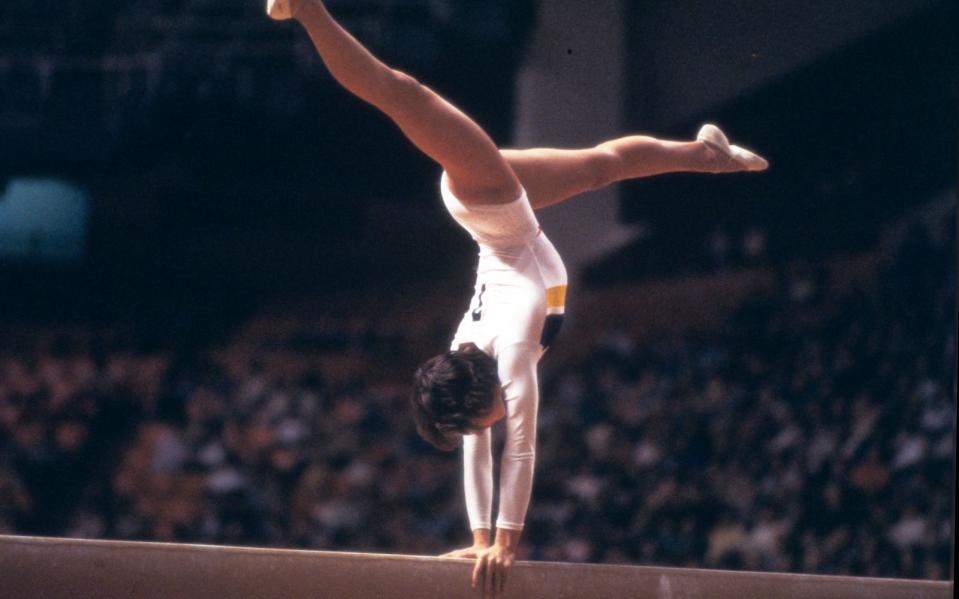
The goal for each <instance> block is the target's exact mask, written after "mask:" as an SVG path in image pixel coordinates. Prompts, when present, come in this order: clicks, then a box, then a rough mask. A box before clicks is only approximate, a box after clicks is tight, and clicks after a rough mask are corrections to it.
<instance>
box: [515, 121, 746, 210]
mask: <svg viewBox="0 0 959 599" xmlns="http://www.w3.org/2000/svg"><path fill="white" fill-rule="evenodd" d="M501 153H502V154H503V157H504V158H506V161H507V162H508V163H509V165H510V167H512V169H513V172H515V173H516V176H517V177H519V179H520V182H521V183H522V185H523V187H524V188H526V191H527V193H528V194H529V198H530V203H531V204H532V206H533V208H543V207H544V206H550V205H552V204H557V203H559V202H562V201H563V200H566V199H568V198H570V197H572V196H574V195H577V194H580V193H584V192H587V191H593V190H596V189H601V188H603V187H606V186H607V185H611V184H613V183H616V182H618V181H624V180H626V179H638V178H641V177H651V176H653V175H661V174H664V173H678V172H691V173H724V172H734V171H741V170H745V168H744V166H743V165H741V164H738V163H736V162H735V161H734V160H732V159H730V157H729V156H728V155H726V154H724V153H722V152H720V151H717V150H716V149H714V148H713V147H710V146H709V145H708V144H706V143H704V142H703V141H701V140H697V141H689V142H684V141H669V140H662V139H657V138H655V137H649V136H646V135H631V136H629V137H622V138H619V139H614V140H611V141H607V142H604V143H601V144H599V145H598V146H595V147H593V148H586V149H581V150H558V149H552V148H534V149H529V150H501Z"/></svg>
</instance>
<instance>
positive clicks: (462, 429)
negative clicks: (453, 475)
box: [410, 343, 500, 451]
mask: <svg viewBox="0 0 959 599" xmlns="http://www.w3.org/2000/svg"><path fill="white" fill-rule="evenodd" d="M499 384H500V382H499V376H498V375H497V374H496V360H494V359H493V358H491V357H490V356H488V355H486V354H485V353H483V351H482V350H480V349H479V348H478V347H476V346H475V345H474V344H472V343H469V344H467V345H465V346H463V347H462V348H461V349H459V350H454V351H449V352H446V353H444V354H440V355H438V356H435V357H433V358H430V359H429V360H427V361H426V362H424V363H423V364H422V366H420V367H419V368H418V369H417V371H416V374H414V375H413V394H412V396H411V397H410V403H411V404H412V406H413V419H414V420H415V421H416V430H417V431H419V433H420V436H421V437H423V438H424V439H426V440H427V441H429V442H430V443H431V444H432V445H434V446H435V447H437V448H439V449H442V450H443V451H452V450H454V449H456V447H457V446H459V444H460V441H461V440H462V436H463V434H464V433H466V432H467V431H468V430H469V429H470V427H471V426H472V423H473V420H474V419H476V418H479V417H482V416H485V415H487V414H489V412H490V410H491V409H492V408H493V402H494V401H495V399H496V387H497V386H498V385H499Z"/></svg>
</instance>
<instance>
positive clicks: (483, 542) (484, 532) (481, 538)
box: [473, 528, 490, 547]
mask: <svg viewBox="0 0 959 599" xmlns="http://www.w3.org/2000/svg"><path fill="white" fill-rule="evenodd" d="M473 546H474V547H489V546H490V531H489V529H488V528H476V529H474V530H473Z"/></svg>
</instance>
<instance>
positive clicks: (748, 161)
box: [283, 0, 769, 173]
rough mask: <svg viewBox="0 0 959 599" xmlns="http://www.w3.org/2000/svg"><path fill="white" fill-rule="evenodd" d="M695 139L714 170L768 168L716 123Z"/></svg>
mask: <svg viewBox="0 0 959 599" xmlns="http://www.w3.org/2000/svg"><path fill="white" fill-rule="evenodd" d="M283 1H288V0H283ZM696 139H697V140H699V141H701V142H703V144H705V146H706V148H708V149H710V150H712V151H713V153H714V158H715V166H716V172H719V173H729V172H735V171H764V170H766V169H767V168H769V162H768V161H767V160H766V159H765V158H763V157H762V156H760V155H759V154H756V153H754V152H750V151H749V150H747V149H746V148H741V147H739V146H734V145H731V144H730V143H729V140H728V139H727V138H726V134H725V133H723V132H722V130H721V129H720V128H719V127H717V126H716V125H712V124H709V123H707V124H705V125H703V126H702V128H700V130H699V133H697V134H696Z"/></svg>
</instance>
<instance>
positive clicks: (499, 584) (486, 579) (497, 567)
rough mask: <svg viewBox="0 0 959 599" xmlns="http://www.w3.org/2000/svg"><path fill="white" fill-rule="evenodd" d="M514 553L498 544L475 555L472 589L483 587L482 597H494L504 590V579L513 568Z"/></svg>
mask: <svg viewBox="0 0 959 599" xmlns="http://www.w3.org/2000/svg"><path fill="white" fill-rule="evenodd" d="M515 557H516V551H515V550H513V549H511V548H509V547H507V546H505V545H500V544H499V543H494V544H493V546H492V547H488V548H486V549H481V550H480V551H479V552H478V553H477V555H476V566H475V567H474V568H473V588H474V589H475V588H477V587H478V586H479V585H482V586H483V596H484V597H496V596H497V595H502V594H503V592H504V591H505V590H506V579H507V577H508V576H509V569H510V568H511V567H512V566H513V559H515Z"/></svg>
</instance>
